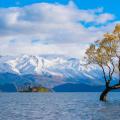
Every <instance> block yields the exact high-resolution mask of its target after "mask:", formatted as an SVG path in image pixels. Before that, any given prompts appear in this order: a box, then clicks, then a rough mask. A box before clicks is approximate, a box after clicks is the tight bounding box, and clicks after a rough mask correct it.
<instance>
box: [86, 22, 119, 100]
mask: <svg viewBox="0 0 120 120" xmlns="http://www.w3.org/2000/svg"><path fill="white" fill-rule="evenodd" d="M86 58H87V61H88V64H97V65H98V66H99V67H100V68H101V70H102V72H103V76H104V81H105V90H104V91H103V92H102V93H101V95H100V100H101V101H106V97H107V94H108V92H110V91H111V90H115V89H119V88H120V24H117V25H116V27H115V29H114V31H113V32H112V33H106V34H105V35H104V37H103V39H102V40H98V41H96V42H95V43H94V44H92V45H90V46H89V48H88V49H87V50H86ZM114 74H116V75H117V76H118V80H116V83H115V82H114V83H115V84H113V83H111V82H112V81H113V75H114Z"/></svg>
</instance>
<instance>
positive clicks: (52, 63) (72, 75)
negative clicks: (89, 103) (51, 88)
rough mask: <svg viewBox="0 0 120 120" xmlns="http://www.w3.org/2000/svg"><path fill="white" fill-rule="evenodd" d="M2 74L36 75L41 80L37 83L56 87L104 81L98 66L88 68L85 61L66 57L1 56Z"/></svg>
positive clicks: (0, 66) (0, 69)
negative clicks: (63, 84)
mask: <svg viewBox="0 0 120 120" xmlns="http://www.w3.org/2000/svg"><path fill="white" fill-rule="evenodd" d="M0 73H12V74H17V75H21V76H28V75H36V76H39V79H38V77H37V78H34V79H35V80H36V81H41V82H42V83H44V84H48V83H52V84H53V83H54V84H55V85H58V84H61V83H64V82H66V83H67V82H70V83H71V82H72V83H73V82H75V83H76V82H78V83H79V82H81V83H87V84H101V80H100V79H102V76H99V75H101V70H100V69H99V68H98V67H97V66H95V65H92V66H89V67H86V66H85V65H84V61H82V60H80V59H77V58H70V57H64V56H54V57H50V56H49V57H47V56H33V55H21V56H17V57H11V56H1V57H0ZM98 74H99V75H98ZM46 81H47V82H46ZM48 81H49V82H48Z"/></svg>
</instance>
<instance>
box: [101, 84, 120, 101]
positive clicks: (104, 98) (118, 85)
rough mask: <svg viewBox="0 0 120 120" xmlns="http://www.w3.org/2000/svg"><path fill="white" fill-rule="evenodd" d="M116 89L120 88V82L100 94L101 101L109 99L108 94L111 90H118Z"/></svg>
mask: <svg viewBox="0 0 120 120" xmlns="http://www.w3.org/2000/svg"><path fill="white" fill-rule="evenodd" d="M116 89H120V84H116V85H113V86H110V87H106V89H105V90H104V91H103V92H102V93H101V95H100V101H107V94H108V93H109V92H110V91H111V90H116Z"/></svg>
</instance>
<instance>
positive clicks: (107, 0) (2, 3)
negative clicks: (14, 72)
mask: <svg viewBox="0 0 120 120" xmlns="http://www.w3.org/2000/svg"><path fill="white" fill-rule="evenodd" d="M116 1H117V2H115V0H93V1H92V2H91V0H70V1H69V0H0V39H1V41H0V44H1V48H0V54H15V55H19V54H23V53H25V54H65V55H70V54H71V55H72V56H82V54H83V53H84V51H85V49H86V48H87V47H88V45H89V44H90V43H92V42H93V41H95V40H97V39H100V38H101V37H102V35H103V34H104V32H111V30H112V29H113V28H114V26H115V24H117V23H119V19H120V13H119V5H120V1H119V0H116ZM95 33H96V34H95Z"/></svg>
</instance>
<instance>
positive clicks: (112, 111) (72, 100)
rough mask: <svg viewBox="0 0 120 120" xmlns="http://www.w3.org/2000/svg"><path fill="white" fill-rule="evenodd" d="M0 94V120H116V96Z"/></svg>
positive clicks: (119, 101) (119, 116)
mask: <svg viewBox="0 0 120 120" xmlns="http://www.w3.org/2000/svg"><path fill="white" fill-rule="evenodd" d="M99 94H100V93H0V120H120V93H110V95H109V102H106V103H104V102H100V101H99Z"/></svg>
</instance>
